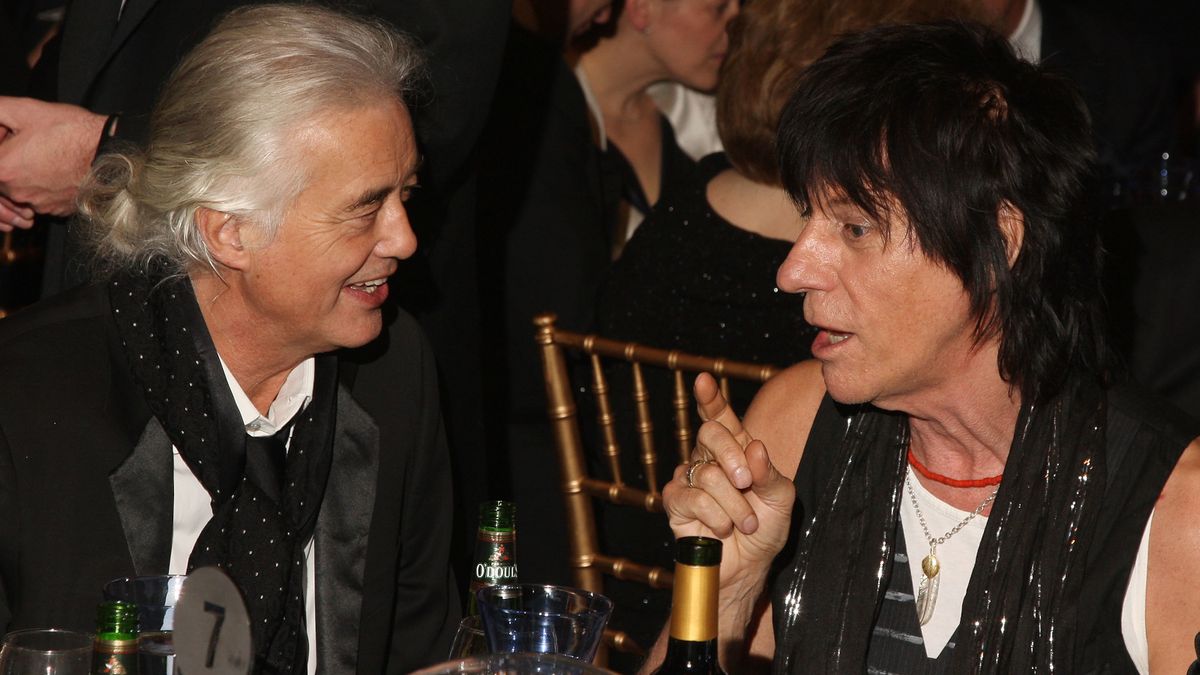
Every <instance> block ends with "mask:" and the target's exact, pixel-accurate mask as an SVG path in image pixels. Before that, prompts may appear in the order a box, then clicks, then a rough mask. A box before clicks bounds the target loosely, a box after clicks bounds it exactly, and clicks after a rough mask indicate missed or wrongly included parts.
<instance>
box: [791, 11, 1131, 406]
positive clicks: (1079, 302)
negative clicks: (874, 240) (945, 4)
mask: <svg viewBox="0 0 1200 675" xmlns="http://www.w3.org/2000/svg"><path fill="white" fill-rule="evenodd" d="M778 152H779V166H780V169H781V174H782V176H781V177H782V179H783V185H784V187H785V188H786V189H787V190H788V192H789V193H790V194H791V196H792V198H793V199H794V200H795V201H796V203H797V205H798V206H799V207H800V208H802V209H807V208H808V207H809V206H810V204H811V201H812V200H813V199H814V198H817V196H818V195H821V194H827V195H828V194H834V195H838V196H841V197H845V198H846V199H848V200H849V201H850V202H852V203H853V204H855V205H856V206H857V207H859V208H860V209H862V210H863V211H864V212H866V213H867V214H868V215H869V216H870V217H872V218H874V219H876V220H880V221H889V222H905V221H906V222H907V228H908V229H907V232H904V233H902V234H903V235H904V237H903V238H904V239H906V240H909V241H911V242H913V243H915V244H916V246H917V247H918V248H919V249H920V250H921V251H922V252H924V253H925V254H926V255H927V256H929V257H930V258H931V259H932V260H934V261H936V262H938V263H939V264H943V265H945V266H946V267H947V268H948V269H950V270H951V271H953V272H954V273H955V274H956V275H957V276H958V277H959V278H960V279H961V280H962V283H963V286H964V287H965V288H966V291H967V293H968V295H969V297H970V304H971V312H972V315H973V316H974V317H975V318H976V331H975V337H976V340H978V341H982V340H986V339H989V338H991V337H993V336H998V338H999V343H1000V357H999V364H998V366H999V370H1000V374H1001V376H1002V377H1003V378H1004V379H1005V381H1007V382H1009V383H1010V384H1011V385H1012V386H1014V387H1016V388H1017V389H1019V390H1020V392H1021V395H1022V397H1023V398H1024V399H1025V400H1026V401H1030V402H1042V401H1045V400H1047V399H1048V398H1049V397H1050V396H1052V395H1054V394H1055V393H1056V392H1058V391H1059V390H1060V389H1061V387H1062V385H1063V383H1064V382H1065V381H1066V379H1067V378H1068V376H1069V375H1071V374H1072V373H1074V374H1079V375H1084V376H1093V377H1096V378H1098V379H1099V380H1101V381H1104V380H1105V379H1106V378H1107V374H1108V372H1109V369H1110V364H1111V357H1110V352H1109V349H1108V345H1107V342H1106V338H1105V336H1104V328H1103V325H1104V324H1103V319H1102V312H1101V307H1102V301H1101V299H1100V293H1099V281H1098V266H1099V265H1098V261H1099V243H1098V239H1097V236H1096V230H1095V227H1094V222H1093V221H1092V219H1091V218H1087V217H1086V216H1085V214H1084V213H1083V209H1081V208H1080V207H1081V206H1082V204H1083V199H1082V195H1083V192H1084V186H1085V183H1086V182H1087V181H1088V180H1089V177H1090V174H1091V170H1092V164H1093V160H1094V155H1095V152H1094V150H1093V147H1092V140H1091V134H1090V122H1089V118H1088V114H1087V109H1086V108H1085V106H1084V103H1083V100H1082V99H1081V98H1080V96H1079V94H1078V93H1077V92H1076V90H1075V88H1074V87H1073V86H1072V85H1071V84H1069V83H1068V82H1067V81H1066V80H1064V79H1062V78H1060V77H1058V76H1055V75H1053V74H1051V73H1048V72H1046V71H1045V70H1044V69H1043V68H1040V67H1038V66H1036V65H1032V64H1029V63H1026V62H1024V61H1021V60H1020V59H1018V58H1017V57H1016V55H1015V54H1014V53H1013V51H1012V49H1011V48H1010V46H1009V44H1008V41H1007V40H1005V39H1004V38H1003V37H1001V36H999V35H996V34H995V33H993V32H991V31H989V30H988V29H986V28H984V27H983V26H979V25H974V24H967V23H961V22H956V21H943V22H937V23H927V24H916V25H902V26H901V25H893V26H882V27H879V28H876V29H873V30H870V31H867V32H864V33H860V34H857V35H851V36H847V37H844V38H842V39H840V40H839V41H838V42H836V43H834V44H833V45H832V46H831V47H830V48H829V50H828V51H827V52H826V53H825V55H824V56H823V57H822V58H821V59H819V60H817V61H816V62H814V63H813V64H812V66H810V67H809V68H808V69H807V70H806V71H805V72H804V73H803V75H802V76H801V78H800V79H799V81H798V83H797V86H796V89H795V90H794V93H793V94H792V96H791V98H790V100H789V101H788V103H787V105H786V106H785V108H784V111H783V114H782V115H781V119H780V125H779V137H778ZM1009 207H1011V209H1015V214H1016V215H1017V216H1019V217H1022V218H1023V222H1024V229H1023V240H1022V243H1021V248H1020V251H1019V253H1018V255H1017V258H1016V261H1015V262H1014V263H1013V264H1012V266H1011V267H1010V266H1009V260H1008V256H1007V250H1006V240H1005V237H1004V233H1003V232H1002V230H1001V227H1000V224H999V214H1000V212H1001V211H1002V210H1006V209H1009ZM897 208H898V209H900V210H901V213H896V212H895V211H896V210H897ZM1009 212H1010V213H1012V212H1013V211H1011V210H1010V211H1009ZM894 216H900V218H894ZM885 230H886V228H885Z"/></svg>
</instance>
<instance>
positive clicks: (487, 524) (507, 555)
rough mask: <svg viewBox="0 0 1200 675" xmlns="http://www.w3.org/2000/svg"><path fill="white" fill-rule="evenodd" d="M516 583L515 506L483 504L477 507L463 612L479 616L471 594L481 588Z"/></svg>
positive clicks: (500, 503) (473, 594) (495, 503)
mask: <svg viewBox="0 0 1200 675" xmlns="http://www.w3.org/2000/svg"><path fill="white" fill-rule="evenodd" d="M518 582H519V579H518V575H517V505H516V504H514V503H512V502H484V503H482V504H480V505H479V535H478V538H477V539H476V540H475V566H474V567H472V568H471V590H470V597H469V598H468V599H467V613H468V614H470V615H475V614H478V613H479V608H478V607H477V606H476V602H477V601H476V599H475V591H477V590H479V589H481V588H483V587H485V586H495V585H497V584H515V583H518Z"/></svg>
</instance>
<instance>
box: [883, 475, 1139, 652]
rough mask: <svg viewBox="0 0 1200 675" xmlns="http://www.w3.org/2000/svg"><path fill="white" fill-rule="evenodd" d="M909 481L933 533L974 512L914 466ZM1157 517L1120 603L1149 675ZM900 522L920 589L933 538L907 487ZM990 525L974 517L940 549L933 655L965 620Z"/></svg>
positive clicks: (1127, 632) (1125, 627) (925, 631)
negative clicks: (948, 498) (1149, 577)
mask: <svg viewBox="0 0 1200 675" xmlns="http://www.w3.org/2000/svg"><path fill="white" fill-rule="evenodd" d="M908 481H909V483H910V484H911V485H912V488H913V494H915V495H916V497H917V503H918V504H919V505H920V507H921V514H922V515H924V516H925V523H926V525H928V527H929V533H930V534H931V535H933V536H934V538H937V537H940V536H942V535H944V534H945V533H946V532H948V531H950V529H951V528H953V527H954V526H955V525H957V524H958V523H960V522H962V519H963V518H966V517H967V515H968V514H969V513H970V512H969V511H962V510H959V509H956V508H954V507H953V506H950V505H949V504H947V503H945V502H943V501H941V500H940V499H938V498H937V497H934V496H933V495H932V494H930V493H929V491H928V490H926V489H925V487H924V486H923V485H921V481H919V480H917V478H916V476H915V475H913V474H912V470H911V469H910V470H909V475H908ZM1153 521H1154V513H1153V512H1151V514H1150V518H1149V519H1148V520H1147V521H1146V530H1145V532H1143V533H1142V542H1141V545H1140V546H1139V547H1138V552H1137V558H1136V559H1135V560H1134V564H1133V571H1132V573H1131V574H1130V576H1129V586H1128V587H1127V588H1126V589H1125V600H1124V602H1123V603H1122V605H1121V637H1122V638H1123V639H1124V641H1125V650H1126V651H1127V652H1129V656H1130V658H1131V659H1132V660H1133V664H1134V665H1135V666H1136V667H1137V670H1138V673H1140V674H1141V675H1149V672H1150V649H1149V645H1148V643H1147V642H1146V568H1147V563H1146V561H1147V559H1148V557H1149V552H1150V524H1151V523H1152V522H1153ZM900 525H901V527H903V528H904V542H905V546H906V547H907V548H908V567H909V573H910V574H912V587H913V588H914V589H915V588H917V587H918V586H919V585H920V583H921V577H922V576H923V575H922V573H921V560H922V559H923V558H924V557H925V556H926V555H927V554H928V553H929V539H928V538H927V537H926V536H925V532H924V531H923V530H922V529H921V523H920V521H918V520H917V513H916V511H915V510H914V509H913V505H912V500H911V499H910V498H909V496H908V491H907V490H905V494H904V499H903V500H902V502H901V506H900ZM986 527H987V518H985V517H983V516H975V517H974V518H972V519H971V522H969V523H967V524H966V526H964V527H963V528H962V529H961V530H959V532H958V533H957V534H955V535H954V536H953V537H950V539H949V540H948V541H946V542H945V543H944V544H942V545H940V546H938V548H937V557H938V561H939V562H940V563H941V572H939V573H938V576H939V577H940V581H939V583H938V595H937V601H936V602H935V603H934V609H933V617H932V618H931V619H930V620H929V622H928V623H926V624H925V625H924V626H921V636H922V638H924V641H925V654H926V656H928V657H929V658H936V657H937V655H938V654H940V653H941V652H942V649H943V648H945V646H946V643H947V642H949V640H950V636H951V635H953V634H954V630H955V629H956V628H958V624H959V622H960V621H961V620H962V601H963V598H964V597H965V596H966V594H967V584H968V583H969V582H970V577H971V570H972V569H973V568H974V567H975V553H976V552H977V551H978V549H979V544H980V542H981V541H982V540H983V531H984V529H985V528H986Z"/></svg>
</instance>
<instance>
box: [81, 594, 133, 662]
mask: <svg viewBox="0 0 1200 675" xmlns="http://www.w3.org/2000/svg"><path fill="white" fill-rule="evenodd" d="M138 627H139V626H138V608H137V605H135V604H133V603H132V602H122V601H119V600H117V601H113V602H102V603H100V606H99V607H98V608H97V609H96V639H95V641H94V642H93V643H92V675H137V672H138Z"/></svg>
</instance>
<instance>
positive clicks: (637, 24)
mask: <svg viewBox="0 0 1200 675" xmlns="http://www.w3.org/2000/svg"><path fill="white" fill-rule="evenodd" d="M621 14H622V15H623V16H626V17H628V18H629V24H630V25H631V26H633V27H634V29H636V30H639V31H641V32H643V33H646V32H649V30H650V0H625V6H624V7H623V8H621Z"/></svg>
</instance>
